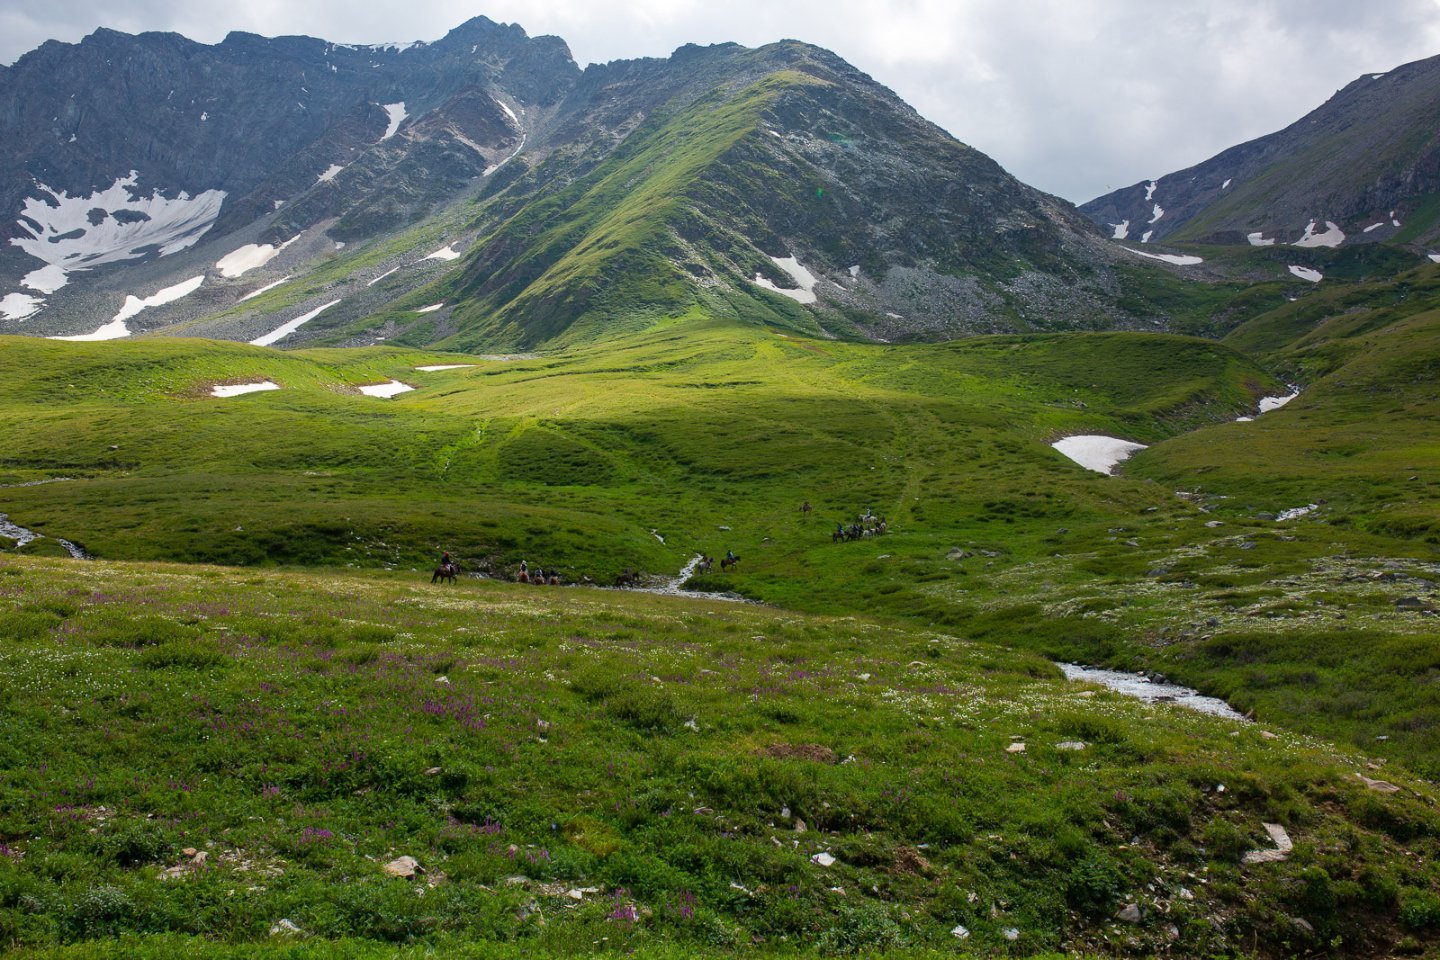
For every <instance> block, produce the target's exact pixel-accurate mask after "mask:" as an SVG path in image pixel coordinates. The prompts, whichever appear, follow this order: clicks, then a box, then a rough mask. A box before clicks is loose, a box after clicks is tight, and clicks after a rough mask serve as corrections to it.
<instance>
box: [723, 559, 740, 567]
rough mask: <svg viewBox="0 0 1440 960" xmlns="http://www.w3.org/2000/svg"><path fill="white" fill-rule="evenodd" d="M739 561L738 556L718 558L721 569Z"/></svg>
mask: <svg viewBox="0 0 1440 960" xmlns="http://www.w3.org/2000/svg"><path fill="white" fill-rule="evenodd" d="M739 562H740V558H739V557H722V558H721V559H720V569H721V570H729V569H730V568H731V567H733V566H735V565H736V564H738V563H739Z"/></svg>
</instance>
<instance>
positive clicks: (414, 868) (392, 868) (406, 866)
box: [384, 857, 425, 878]
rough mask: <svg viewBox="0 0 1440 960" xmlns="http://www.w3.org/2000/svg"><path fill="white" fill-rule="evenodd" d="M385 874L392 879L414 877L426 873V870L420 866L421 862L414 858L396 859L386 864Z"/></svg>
mask: <svg viewBox="0 0 1440 960" xmlns="http://www.w3.org/2000/svg"><path fill="white" fill-rule="evenodd" d="M384 869H385V872H386V873H388V874H389V875H390V876H392V877H405V878H409V877H413V876H415V874H417V873H424V872H425V869H424V868H423V867H421V866H420V863H419V861H417V860H416V859H415V858H414V857H396V858H395V859H394V860H391V861H390V862H389V863H387V864H385V868H384Z"/></svg>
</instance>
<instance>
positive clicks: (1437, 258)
mask: <svg viewBox="0 0 1440 960" xmlns="http://www.w3.org/2000/svg"><path fill="white" fill-rule="evenodd" d="M1426 256H1428V257H1429V258H1430V259H1431V261H1433V262H1435V263H1440V253H1430V254H1426Z"/></svg>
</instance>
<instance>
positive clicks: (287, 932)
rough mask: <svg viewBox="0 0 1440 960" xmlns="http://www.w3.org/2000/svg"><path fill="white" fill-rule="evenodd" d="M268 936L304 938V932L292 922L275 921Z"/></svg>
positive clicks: (287, 920)
mask: <svg viewBox="0 0 1440 960" xmlns="http://www.w3.org/2000/svg"><path fill="white" fill-rule="evenodd" d="M270 936H272V937H303V936H305V931H304V930H301V929H300V928H299V927H297V926H296V925H295V923H294V921H291V920H289V919H285V920H276V921H275V923H274V924H273V925H272V926H271V927H270Z"/></svg>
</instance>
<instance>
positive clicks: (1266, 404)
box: [1260, 387, 1300, 413]
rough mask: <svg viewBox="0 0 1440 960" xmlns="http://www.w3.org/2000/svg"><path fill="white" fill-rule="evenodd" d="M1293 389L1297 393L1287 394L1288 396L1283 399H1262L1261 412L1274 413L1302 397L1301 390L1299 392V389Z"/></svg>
mask: <svg viewBox="0 0 1440 960" xmlns="http://www.w3.org/2000/svg"><path fill="white" fill-rule="evenodd" d="M1292 389H1294V391H1295V392H1294V393H1291V394H1287V395H1286V396H1283V397H1261V398H1260V412H1261V413H1269V412H1270V411H1272V410H1279V409H1280V408H1281V407H1283V406H1285V404H1287V403H1289V402H1290V401H1291V400H1294V399H1295V398H1296V397H1298V396H1300V390H1299V388H1298V387H1297V388H1292Z"/></svg>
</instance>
